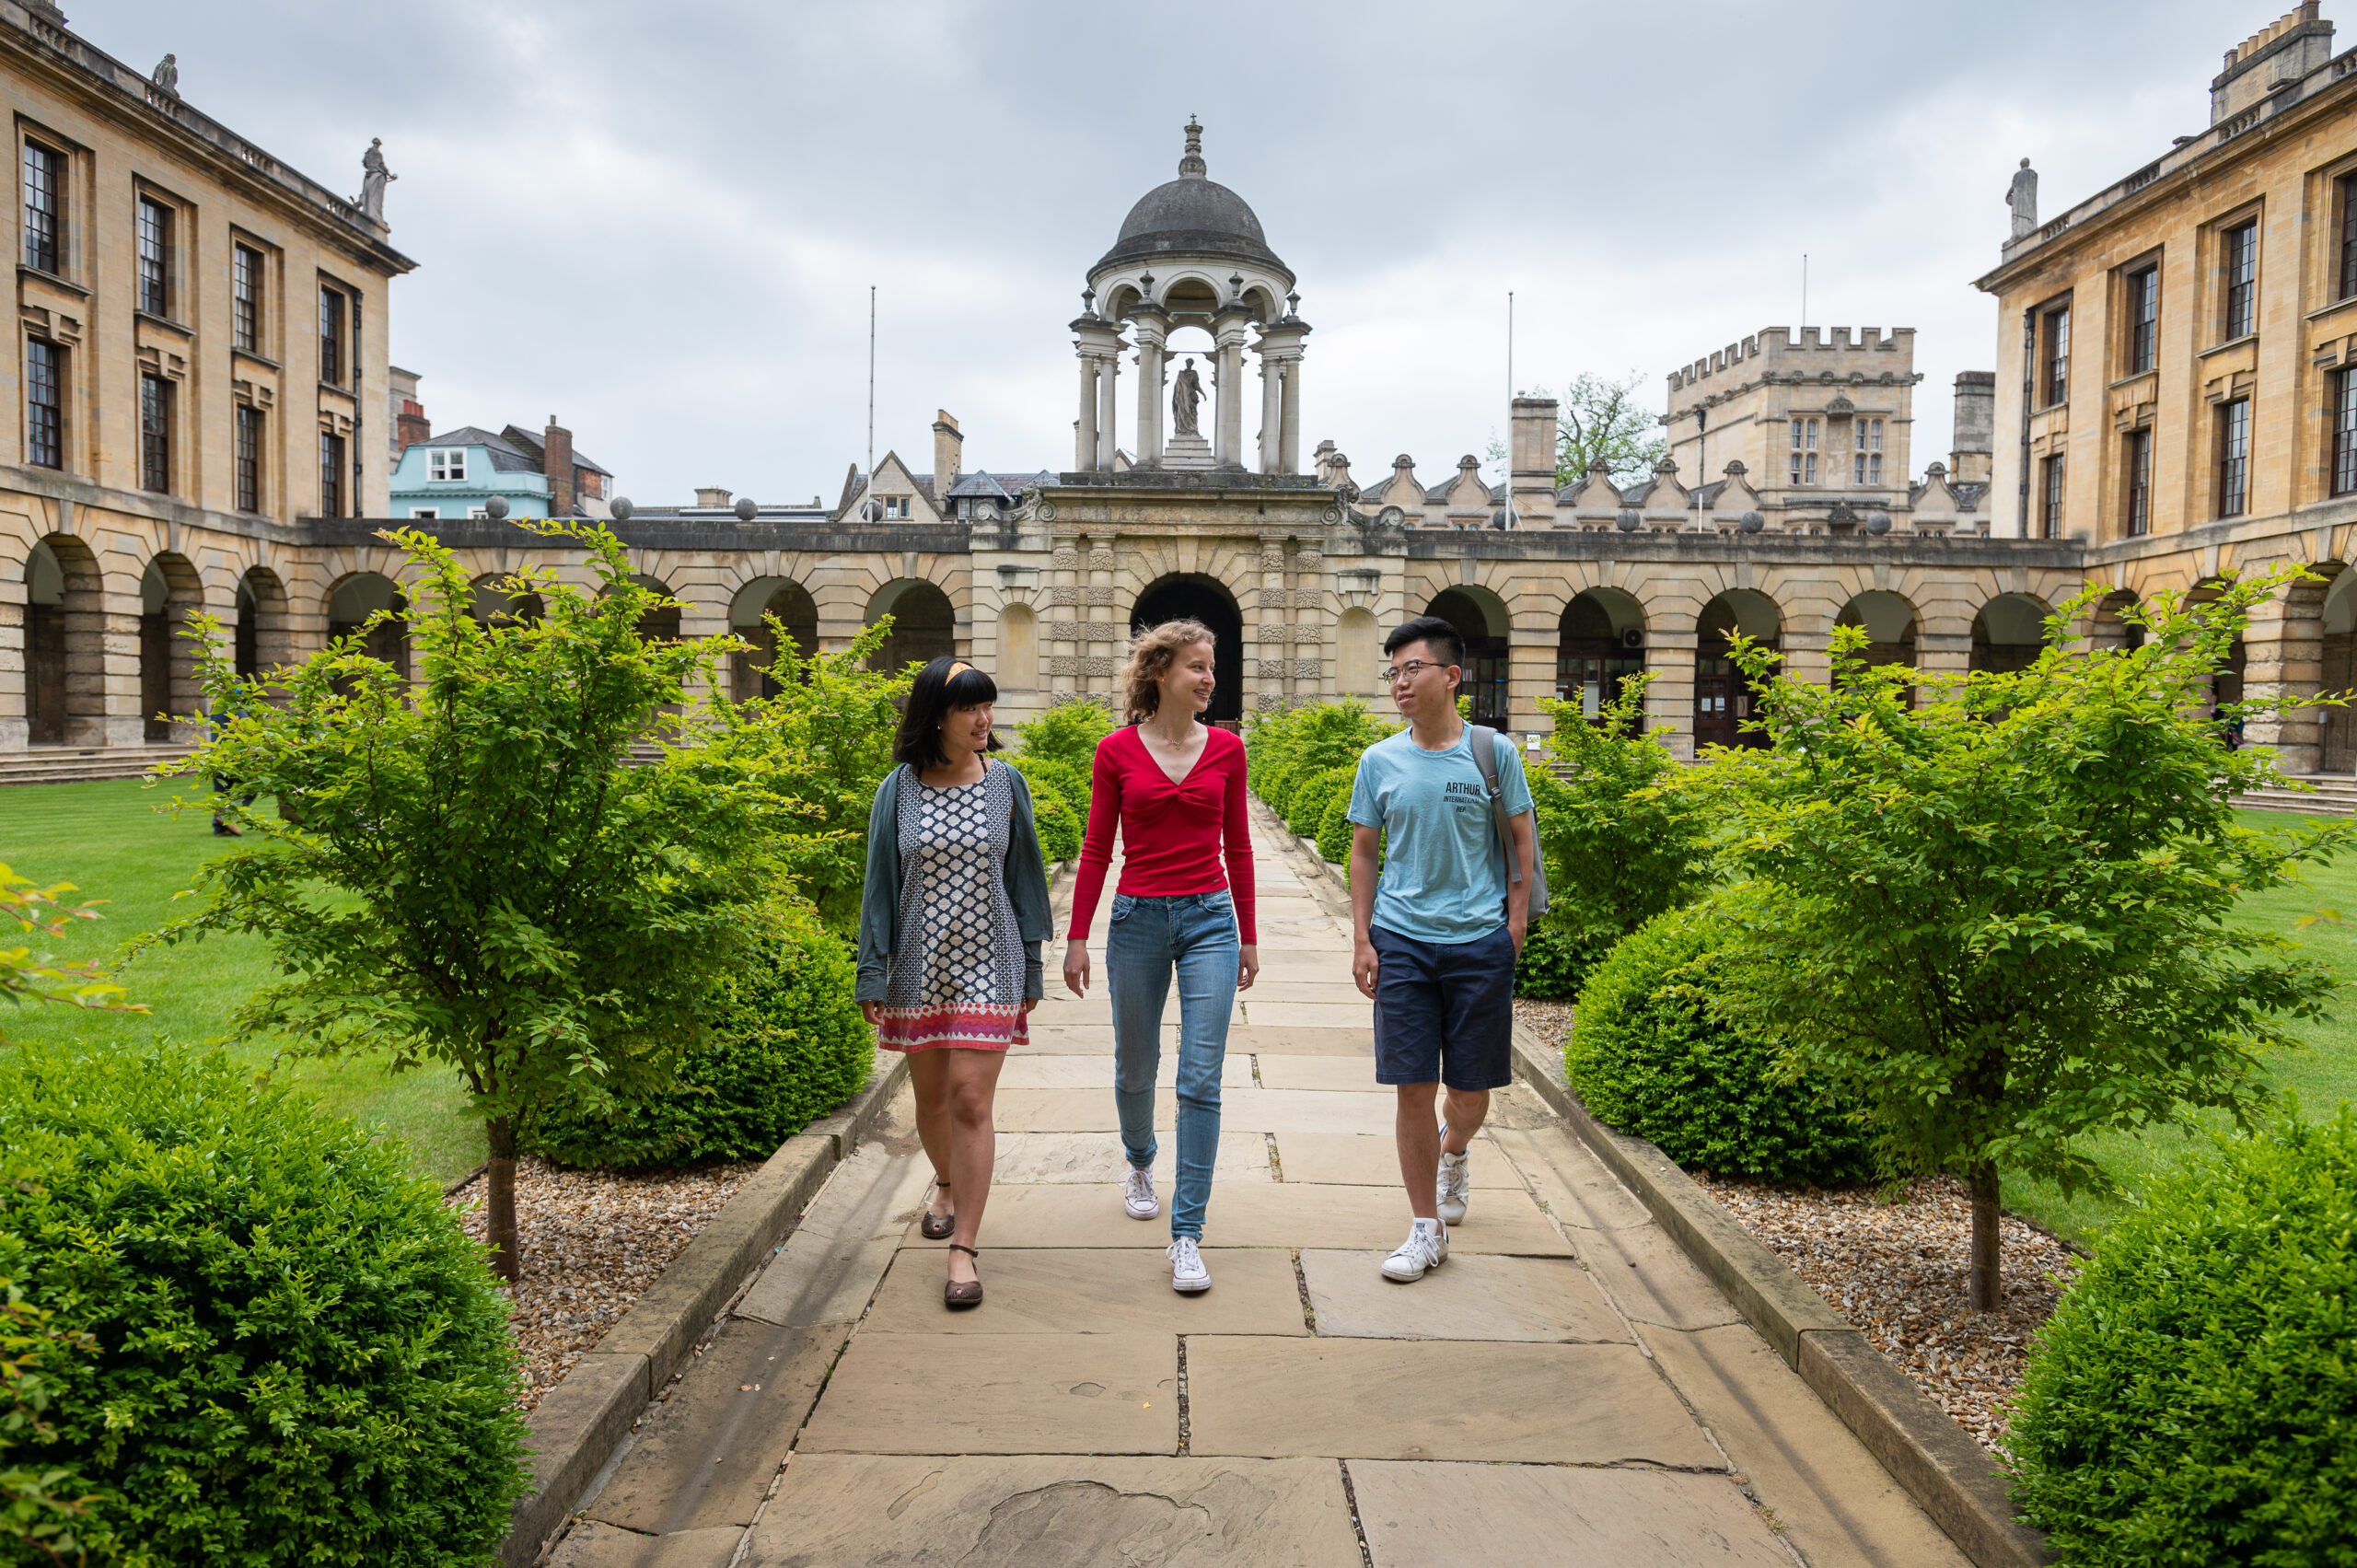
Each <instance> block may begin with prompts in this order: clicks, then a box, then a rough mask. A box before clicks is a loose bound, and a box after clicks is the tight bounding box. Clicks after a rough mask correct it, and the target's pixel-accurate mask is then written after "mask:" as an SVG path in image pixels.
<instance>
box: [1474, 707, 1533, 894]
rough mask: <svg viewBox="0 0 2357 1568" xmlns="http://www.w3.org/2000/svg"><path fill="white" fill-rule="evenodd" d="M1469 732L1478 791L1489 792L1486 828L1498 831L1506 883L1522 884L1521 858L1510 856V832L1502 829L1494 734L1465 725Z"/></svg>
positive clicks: (1502, 796)
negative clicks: (1503, 854) (1504, 863)
mask: <svg viewBox="0 0 2357 1568" xmlns="http://www.w3.org/2000/svg"><path fill="white" fill-rule="evenodd" d="M1465 727H1466V728H1467V729H1469V730H1470V731H1471V732H1472V738H1473V765H1474V766H1475V767H1477V768H1479V769H1480V770H1481V787H1482V788H1484V789H1486V790H1488V791H1489V792H1490V825H1491V826H1492V827H1493V828H1495V829H1497V830H1498V848H1500V849H1501V850H1503V851H1504V852H1505V857H1506V881H1507V882H1508V883H1515V882H1519V881H1521V880H1522V857H1521V856H1520V855H1518V854H1515V852H1514V830H1513V829H1512V828H1510V827H1508V826H1506V798H1505V792H1504V790H1502V789H1500V788H1499V787H1498V732H1497V731H1496V730H1494V729H1492V728H1491V727H1490V726H1487V725H1479V724H1475V725H1468V726H1465Z"/></svg>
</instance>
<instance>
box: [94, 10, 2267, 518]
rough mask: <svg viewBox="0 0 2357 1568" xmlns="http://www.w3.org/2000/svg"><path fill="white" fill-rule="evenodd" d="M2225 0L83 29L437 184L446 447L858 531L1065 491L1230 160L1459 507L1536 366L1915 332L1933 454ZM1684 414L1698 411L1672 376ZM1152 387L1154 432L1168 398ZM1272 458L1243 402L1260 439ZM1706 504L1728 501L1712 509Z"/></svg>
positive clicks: (316, 156) (1361, 457)
mask: <svg viewBox="0 0 2357 1568" xmlns="http://www.w3.org/2000/svg"><path fill="white" fill-rule="evenodd" d="M2275 14H2276V12H2275V9H2274V8H2273V7H2272V6H2258V7H2256V8H2249V9H2247V10H2242V11H2237V12H2235V14H2233V15H2231V16H2222V15H2220V14H2219V13H2218V12H2217V11H2216V8H2215V7H2214V6H2196V5H2194V4H2192V3H2191V0H2157V3H2154V4H2145V5H2138V6H2128V5H2124V4H2106V5H2086V6H2061V7H2058V6H2051V5H2031V4H2029V3H2027V0H1988V3H1985V4H1977V5H1971V6H1964V5H1953V6H1938V7H1933V6H1908V7H1883V8H1875V9H1866V8H1861V7H1858V6H1847V5H1844V6H1832V5H1824V4H1815V3H1799V4H1788V5H1784V6H1760V5H1757V4H1749V3H1742V4H1738V3H1735V0H1690V3H1689V4H1685V5H1681V6H1677V7H1665V6H1628V5H1606V4H1601V3H1596V0H1576V3H1573V4H1563V5H1529V4H1524V5H1504V4H1497V3H1482V0H1474V3H1469V4H1457V5H1452V6H1446V7H1435V6H1429V5H1422V4H1419V5H1409V4H1404V3H1398V0H1374V3H1369V4H1315V5H1299V6H1266V5H1258V6H1253V5H1238V4H1233V3H1227V0H1213V3H1210V4H1199V5H1196V6H1188V7H1183V8H1172V7H1169V6H1137V5H1126V6H1124V5H1114V6H1105V5H1102V4H1097V5H1078V4H1062V3H1059V4H1031V5H1021V4H1002V5H996V6H983V5H980V4H970V3H963V0H932V3H924V4H910V3H897V0H886V3H870V4H865V5H857V6H842V5H827V6H819V5H809V4H793V5H776V4H761V3H758V0H704V3H701V4H684V5H679V4H675V5H669V6H648V5H645V4H643V3H624V0H570V3H566V4H557V3H555V0H502V4H500V5H498V6H482V5H481V4H479V3H470V4H461V3H460V0H418V3H416V4H412V6H408V7H405V8H404V9H403V10H401V12H400V13H398V14H392V13H369V14H367V16H366V17H365V18H363V17H360V15H359V14H357V13H354V12H351V11H349V10H346V9H343V8H339V7H333V6H319V5H317V4H298V3H296V0H253V3H250V4H245V5H239V6H226V5H219V4H215V5H210V6H193V7H192V6H188V5H186V4H185V0H181V3H180V4H166V3H164V0H114V3H113V4H110V6H108V7H107V8H106V9H104V10H103V11H101V10H99V8H98V7H97V6H95V5H93V6H90V8H89V13H88V14H87V15H83V16H78V17H76V18H75V26H76V28H77V30H80V31H82V32H83V33H84V35H85V36H87V37H88V38H90V39H91V40H92V41H94V42H96V43H98V44H99V46H100V47H101V48H104V49H107V50H108V51H110V52H113V53H115V54H117V55H119V56H120V57H122V58H123V59H124V60H126V61H128V62H131V63H133V64H137V65H139V66H140V67H141V68H142V69H143V70H144V69H145V67H146V65H148V64H152V63H153V62H154V60H155V59H156V58H157V57H158V56H160V55H161V54H162V53H163V52H164V51H165V50H167V49H169V50H174V51H176V52H178V54H179V56H180V69H181V88H182V91H183V92H184V93H185V94H186V95H187V96H188V98H189V99H190V100H191V101H192V102H193V103H194V104H196V105H197V106H198V107H200V108H202V109H203V110H206V111H207V112H209V113H212V114H214V115H215V116H217V117H218V118H220V119H222V120H223V121H225V122H227V123H229V124H230V125H232V126H233V127H235V128H237V129H238V131H239V132H240V133H241V134H245V135H247V136H249V137H250V138H251V139H252V140H254V141H256V142H257V143H259V144H260V145H263V146H265V147H267V148H269V149H270V150H271V152H272V153H273V155H275V156H277V157H281V158H283V159H284V160H285V161H287V162H288V163H290V164H292V165H294V166H295V167H297V168H302V169H304V170H306V171H307V172H308V173H310V174H311V175H313V176H314V177H315V178H319V179H321V180H325V181H326V182H327V183H329V184H331V185H334V186H344V187H353V188H356V187H357V185H358V179H359V176H358V169H357V162H358V157H359V152H360V149H361V148H362V147H364V146H366V144H367V140H368V138H369V137H370V136H372V135H373V136H382V137H383V138H384V139H385V145H386V147H385V150H386V153H387V156H388V157H389V160H390V161H391V164H392V167H393V168H394V169H395V171H396V172H398V173H399V174H400V175H401V180H400V182H399V183H397V184H395V185H394V186H393V187H392V190H391V192H390V194H389V200H388V203H387V207H388V213H389V216H390V217H391V219H392V222H393V224H394V233H393V242H394V244H395V245H397V246H398V247H400V248H401V250H404V251H405V252H407V253H408V254H409V255H411V256H412V257H414V258H415V259H416V260H417V261H418V262H419V263H420V265H419V270H418V271H417V272H416V273H413V274H412V275H410V276H409V277H406V278H404V279H401V281H400V282H398V283H397V284H396V285H395V286H394V294H393V301H392V343H393V348H392V353H393V357H394V360H395V361H396V363H399V364H401V365H403V366H408V367H409V368H411V369H414V370H417V371H419V372H421V373H422V374H423V375H424V377H425V380H424V401H425V403H426V407H427V411H428V412H429V414H430V415H431V416H432V418H433V420H434V422H435V424H436V425H437V426H454V425H458V424H484V425H489V426H492V427H493V428H496V427H497V426H498V425H500V424H505V423H507V422H509V421H511V420H512V421H516V422H518V423H522V424H535V423H537V422H538V421H539V420H540V419H541V418H542V417H544V416H545V415H548V414H551V413H554V414H557V415H559V416H560V417H562V418H563V420H564V421H565V423H567V424H569V425H570V426H571V427H572V429H573V430H574V432H575V439H576V440H577V441H578V442H579V444H580V446H581V448H582V449H583V450H584V451H586V452H588V453H591V454H593V455H595V456H596V457H597V458H598V460H599V461H601V462H603V463H604V464H605V465H606V466H607V467H609V468H611V469H613V470H615V471H616V472H617V473H618V474H619V475H620V477H621V485H622V489H623V490H624V492H625V493H626V494H631V495H632V496H633V498H635V499H639V500H642V501H645V502H658V501H676V500H679V499H681V498H683V497H685V496H686V495H687V494H688V492H689V490H690V489H691V487H692V486H694V485H697V484H724V485H727V486H729V487H731V488H733V489H735V490H737V491H738V492H739V493H740V494H753V495H756V496H760V497H763V498H771V499H779V500H785V499H800V498H802V497H805V496H808V495H811V494H820V495H824V496H826V497H828V498H829V499H831V498H832V497H833V496H834V494H836V491H837V488H838V486H839V485H840V484H841V482H842V471H843V468H844V466H845V464H847V463H849V462H852V461H854V460H864V458H865V446H866V438H867V437H866V424H867V348H868V338H867V324H868V316H867V312H868V288H869V286H870V285H875V287H876V289H877V402H876V408H877V414H876V418H877V430H876V441H877V451H878V453H879V455H880V453H881V452H882V451H883V450H884V449H886V448H898V449H899V450H900V451H901V452H902V453H903V454H904V455H907V456H909V457H910V458H911V461H912V463H914V465H915V466H917V467H919V468H923V467H925V466H928V464H929V462H930V449H931V436H930V430H931V425H932V423H933V417H934V411H935V409H936V408H947V409H949V410H951V411H952V412H955V413H957V414H958V416H959V419H960V422H961V424H963V426H964V428H965V431H966V434H967V445H966V451H967V454H968V459H969V461H970V462H972V463H975V464H981V465H987V466H990V467H992V468H997V469H1012V470H1028V469H1036V468H1040V467H1048V468H1057V467H1061V466H1062V465H1064V464H1066V463H1068V462H1069V461H1070V460H1071V459H1070V456H1069V454H1070V452H1071V449H1072V434H1071V424H1072V418H1073V412H1074V370H1073V361H1072V349H1071V341H1070V333H1069V331H1067V330H1066V327H1065V323H1066V322H1068V321H1069V320H1070V319H1071V318H1072V317H1073V316H1074V314H1075V312H1076V311H1077V309H1078V308H1079V298H1078V295H1079V290H1080V288H1081V287H1082V285H1083V283H1084V282H1085V273H1086V270H1087V268H1088V266H1089V265H1090V264H1091V263H1092V262H1094V261H1096V260H1097V257H1098V256H1099V255H1101V254H1102V253H1103V251H1104V250H1105V249H1106V247H1107V246H1108V245H1109V243H1110V242H1111V239H1112V237H1113V235H1114V233H1115V232H1116V230H1117V229H1118V227H1119V226H1120V220H1121V217H1122V215H1123V214H1124V213H1125V212H1126V211H1127V210H1128V208H1129V206H1130V204H1131V203H1132V202H1133V201H1134V200H1135V199H1136V198H1137V197H1138V196H1139V195H1141V194H1143V193H1144V192H1145V191H1146V190H1148V189H1150V188H1151V187H1152V186H1154V185H1155V184H1157V183H1159V182H1161V181H1162V180H1167V179H1168V178H1170V177H1171V175H1172V173H1173V172H1174V171H1175V169H1174V166H1175V164H1176V162H1177V159H1178V157H1179V125H1180V124H1181V123H1182V122H1184V121H1185V119H1186V117H1187V116H1188V114H1190V113H1199V114H1201V115H1202V118H1203V122H1204V123H1205V125H1206V127H1207V130H1206V135H1205V153H1206V156H1207V157H1208V159H1209V161H1210V165H1211V171H1212V177H1213V179H1215V180H1220V181H1221V182H1222V183H1225V184H1227V185H1229V186H1232V187H1233V188H1234V189H1236V190H1237V192H1240V193H1241V194H1242V195H1243V196H1244V197H1245V198H1246V199H1247V200H1248V202H1250V203H1252V205H1253V207H1254V208H1255V210H1256V211H1257V212H1258V213H1259V215H1260V219H1261V222H1262V225H1263V226H1264V227H1265V228H1266V230H1267V232H1268V236H1269V239H1270V243H1271V245H1272V246H1273V247H1274V248H1275V249H1276V250H1277V251H1278V253H1279V254H1280V255H1282V256H1283V257H1284V258H1285V260H1286V261H1287V263H1288V264H1289V265H1291V266H1292V267H1293V268H1294V269H1295V272H1296V273H1298V274H1299V276H1300V279H1301V290H1302V306H1301V309H1302V314H1303V315H1304V316H1305V317H1306V319H1309V320H1310V321H1311V322H1313V323H1314V324H1315V326H1316V329H1317V331H1315V333H1314V334H1313V336H1312V338H1311V340H1310V344H1309V353H1308V358H1307V361H1306V366H1305V372H1304V377H1305V406H1306V411H1307V417H1306V425H1305V432H1304V434H1305V436H1306V439H1308V440H1309V441H1313V442H1314V441H1315V440H1317V439H1320V438H1326V437H1331V438H1333V439H1334V440H1336V441H1337V442H1339V443H1340V444H1341V447H1342V448H1343V450H1344V451H1346V452H1348V453H1350V454H1351V455H1352V457H1353V459H1355V460H1356V468H1357V471H1358V472H1359V473H1360V474H1362V475H1368V474H1375V473H1380V472H1382V471H1383V470H1385V469H1386V468H1387V465H1388V463H1389V460H1390V458H1391V457H1392V455H1394V454H1395V453H1398V452H1401V451H1405V452H1409V453H1411V454H1412V455H1414V456H1415V458H1416V459H1417V460H1418V463H1419V465H1420V468H1421V469H1422V470H1423V471H1424V472H1425V473H1426V474H1427V476H1431V475H1434V474H1437V473H1439V472H1442V471H1445V470H1446V469H1447V468H1448V467H1449V466H1450V465H1452V464H1453V463H1454V462H1455V460H1456V458H1457V455H1458V454H1460V453H1463V452H1468V451H1472V452H1480V451H1481V450H1483V449H1484V448H1485V447H1486V445H1487V442H1488V440H1489V438H1490V437H1491V436H1492V434H1493V433H1495V432H1496V431H1498V430H1499V429H1500V428H1501V426H1502V425H1503V424H1504V401H1505V396H1506V392H1507V386H1506V372H1505V364H1504V355H1505V342H1504V315H1505V311H1504V304H1505V294H1506V291H1507V290H1509V289H1512V290H1513V291H1514V292H1515V300H1516V311H1515V315H1516V329H1517V331H1516V347H1515V377H1516V379H1517V380H1518V381H1519V382H1521V383H1522V384H1524V385H1538V384H1545V385H1550V386H1560V385H1561V384H1562V382H1563V381H1564V380H1565V379H1566V378H1567V377H1570V376H1571V375H1573V374H1574V373H1576V372H1578V371H1580V370H1596V371H1599V372H1603V373H1607V374H1620V373H1623V372H1625V371H1628V370H1631V369H1635V370H1639V371H1642V372H1643V374H1645V375H1646V376H1647V377H1660V376H1662V375H1663V374H1665V373H1666V372H1667V371H1668V370H1669V369H1670V368H1671V367H1672V366H1677V365H1678V364H1681V363H1685V362H1688V361H1690V360H1692V359H1693V358H1695V357H1696V356H1697V355H1700V354H1707V353H1709V352H1710V351H1711V350H1712V349H1713V347H1717V346H1722V345H1724V344H1725V343H1728V342H1730V341H1732V340H1734V339H1736V338H1738V337H1741V336H1743V335H1744V334H1746V333H1748V332H1753V331H1758V330H1759V328H1761V327H1763V326H1768V325H1771V324H1773V325H1782V324H1788V323H1794V324H1796V323H1797V321H1798V319H1799V306H1800V299H1799V292H1800V291H1799V285H1800V258H1801V255H1802V253H1803V252H1806V253H1807V254H1808V256H1809V258H1810V261H1809V271H1810V279H1811V282H1810V295H1809V314H1808V319H1809V320H1810V321H1811V322H1812V323H1817V324H1829V325H1842V326H1862V325H1872V326H1880V327H1884V328H1889V327H1894V326H1911V327H1914V328H1916V329H1917V331H1918V336H1917V339H1916V350H1917V352H1916V367H1917V369H1918V370H1919V371H1921V372H1922V373H1923V376H1924V381H1923V384H1922V389H1921V390H1920V391H1919V394H1918V401H1917V405H1916V412H1917V432H1918V434H1917V436H1916V441H1915V450H1914V453H1913V457H1914V464H1915V466H1916V467H1917V468H1918V469H1920V468H1921V467H1922V464H1924V463H1925V462H1927V461H1929V460H1931V459H1933V458H1934V457H1945V452H1946V449H1947V442H1948V388H1949V387H1950V385H1951V384H1952V383H1953V381H1954V378H1955V375H1956V372H1957V371H1959V370H1964V369H1971V368H1986V367H1988V366H1991V365H1992V364H1993V363H1994V357H1995V347H1996V333H1997V331H1998V330H1999V326H1998V323H1997V321H1996V319H1995V315H1994V309H1993V307H1992V306H1991V304H1990V302H1989V301H1988V299H1987V298H1986V296H1981V295H1980V294H1978V293H1977V292H1975V291H1974V290H1973V289H1972V287H1971V280H1972V279H1973V278H1974V277H1975V276H1978V275H1980V273H1984V272H1986V271H1987V270H1989V268H1991V266H1993V265H1994V264H1995V261H1996V258H1997V242H1998V240H1999V239H2000V238H2001V237H2002V236H2003V233H2004V232H2005V209H2004V207H2003V200H2002V196H2003V190H2004V186H2005V182H2006V180H2007V179H2008V178H2010V175H2011V171H2012V169H2013V167H2014V161H2015V160H2016V159H2017V158H2018V157H2022V156H2023V155H2025V154H2027V155H2029V156H2031V157H2034V158H2035V159H2036V160H2037V164H2038V169H2039V171H2040V176H2041V180H2042V189H2043V192H2044V196H2045V210H2047V211H2049V212H2059V211H2061V210H2062V209H2063V208H2064V207H2066V206H2068V205H2069V204H2070V203H2073V202H2075V201H2076V200H2078V199H2080V198H2081V197H2083V196H2084V195H2086V194H2089V193H2091V192H2094V191H2096V190H2098V189H2100V188H2101V187H2102V186H2104V185H2106V184H2107V183H2109V182H2110V181H2111V180H2115V179H2118V178H2119V176H2121V175H2123V174H2125V173H2127V172H2129V171H2130V170H2131V169H2133V168H2137V167H2139V166H2140V165H2142V163H2144V162H2146V161H2148V160H2149V159H2150V158H2152V157H2154V156H2156V155H2157V154H2158V153H2159V152H2161V151H2163V150H2165V148H2166V147H2167V145H2168V141H2169V137H2170V135H2171V134H2187V133H2190V132H2192V131H2195V130H2198V129H2200V127H2201V126H2202V125H2204V124H2206V123H2207V120H2208V114H2207V100H2206V97H2205V92H2206V88H2207V85H2208V80H2209V77H2210V75H2211V74H2212V73H2213V72H2214V71H2215V70H2216V68H2217V61H2218V58H2219V53H2220V52H2221V51H2222V50H2223V49H2225V48H2227V47H2228V46H2230V45H2232V44H2234V43H2235V42H2237V41H2240V40H2241V39H2242V38H2243V37H2245V36H2247V34H2249V33H2250V32H2252V31H2255V30H2256V29H2258V28H2259V27H2261V26H2263V25H2265V24H2266V23H2267V22H2269V21H2270V20H2272V19H2273V17H2274V16H2275ZM1655 385H1658V383H1657V382H1656V383H1655ZM1132 386H1133V383H1132V382H1129V381H1128V380H1126V379H1125V380H1124V382H1123V386H1122V398H1121V402H1122V404H1123V409H1124V413H1123V428H1124V432H1125V436H1124V438H1125V441H1126V432H1127V429H1128V425H1129V418H1130V411H1131V410H1132V409H1133V407H1134V400H1133V397H1132ZM1254 424H1257V410H1251V411H1248V419H1247V428H1248V430H1249V428H1250V427H1251V426H1252V425H1254ZM1691 477H1692V476H1689V479H1690V478H1691Z"/></svg>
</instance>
